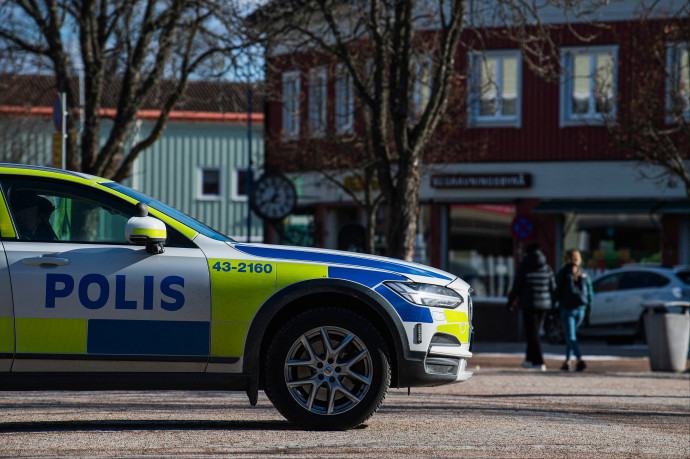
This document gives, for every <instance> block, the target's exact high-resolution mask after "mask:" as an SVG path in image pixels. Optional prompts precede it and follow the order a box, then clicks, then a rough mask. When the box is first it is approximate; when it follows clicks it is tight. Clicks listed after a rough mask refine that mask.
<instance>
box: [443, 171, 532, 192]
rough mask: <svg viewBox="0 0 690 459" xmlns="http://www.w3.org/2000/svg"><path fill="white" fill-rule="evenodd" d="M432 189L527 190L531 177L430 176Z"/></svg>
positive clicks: (510, 175) (523, 174)
mask: <svg viewBox="0 0 690 459" xmlns="http://www.w3.org/2000/svg"><path fill="white" fill-rule="evenodd" d="M431 186H432V187H433V188H529V187H531V186H532V175H531V174H527V173H521V174H455V175H432V176H431Z"/></svg>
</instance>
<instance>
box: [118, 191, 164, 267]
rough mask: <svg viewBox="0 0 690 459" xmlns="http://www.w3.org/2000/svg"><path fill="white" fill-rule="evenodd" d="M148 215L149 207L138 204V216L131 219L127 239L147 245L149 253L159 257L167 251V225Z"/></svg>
mask: <svg viewBox="0 0 690 459" xmlns="http://www.w3.org/2000/svg"><path fill="white" fill-rule="evenodd" d="M148 215H149V207H148V206H147V205H146V204H144V203H143V202H140V203H138V204H137V212H136V216H134V217H132V218H130V219H129V221H128V222H127V226H126V227H125V237H126V238H127V241H129V242H132V243H134V244H137V245H145V246H146V251H147V252H148V253H150V254H152V255H157V254H159V253H163V252H164V251H165V249H164V248H163V244H164V243H165V239H166V238H167V237H168V234H167V231H166V229H165V223H163V222H162V221H160V220H158V219H157V218H153V217H149V216H148Z"/></svg>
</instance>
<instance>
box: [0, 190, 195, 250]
mask: <svg viewBox="0 0 690 459" xmlns="http://www.w3.org/2000/svg"><path fill="white" fill-rule="evenodd" d="M2 187H3V190H4V192H5V196H6V197H7V203H8V206H9V209H10V214H11V215H12V218H13V220H14V223H15V229H16V231H17V238H18V239H19V240H21V241H42V242H89V243H106V244H107V243H110V244H128V242H127V240H126V238H125V227H126V225H127V221H128V220H129V219H130V218H131V217H133V216H134V212H135V208H134V206H133V205H132V204H130V203H128V202H125V201H122V200H119V199H117V198H114V197H112V196H108V195H106V194H105V193H102V192H98V191H97V190H94V189H93V188H88V187H82V186H76V185H71V184H67V183H60V182H55V181H47V180H38V179H34V180H32V179H26V178H23V179H6V180H3V181H2ZM167 230H168V240H167V241H166V245H168V246H173V247H190V246H191V247H194V245H193V243H191V241H189V240H188V239H187V238H185V237H184V236H183V235H182V234H180V233H179V232H177V231H176V230H174V229H173V228H170V227H168V228H167Z"/></svg>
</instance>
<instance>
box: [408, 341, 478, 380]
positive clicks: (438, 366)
mask: <svg viewBox="0 0 690 459" xmlns="http://www.w3.org/2000/svg"><path fill="white" fill-rule="evenodd" d="M471 357H472V353H471V352H469V351H466V350H464V349H463V348H462V346H459V345H443V344H432V345H430V346H429V350H428V352H413V353H411V354H410V355H409V356H408V357H407V358H405V359H404V360H403V361H401V362H400V364H399V368H398V387H424V386H426V387H429V386H440V385H443V384H450V383H455V382H462V381H467V380H468V379H469V378H470V377H471V376H472V372H471V371H467V359H469V358H471Z"/></svg>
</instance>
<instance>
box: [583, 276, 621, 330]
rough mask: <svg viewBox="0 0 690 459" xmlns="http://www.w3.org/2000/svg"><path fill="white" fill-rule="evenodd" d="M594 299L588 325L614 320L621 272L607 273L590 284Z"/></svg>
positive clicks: (613, 321)
mask: <svg viewBox="0 0 690 459" xmlns="http://www.w3.org/2000/svg"><path fill="white" fill-rule="evenodd" d="M592 288H593V290H594V299H593V301H592V310H591V311H590V313H589V324H590V325H605V324H610V323H615V322H616V320H617V319H616V311H615V309H616V302H617V298H618V295H619V294H620V291H619V289H620V288H621V274H620V273H616V274H609V275H606V276H604V277H602V278H600V279H597V280H596V281H594V283H593V284H592Z"/></svg>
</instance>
